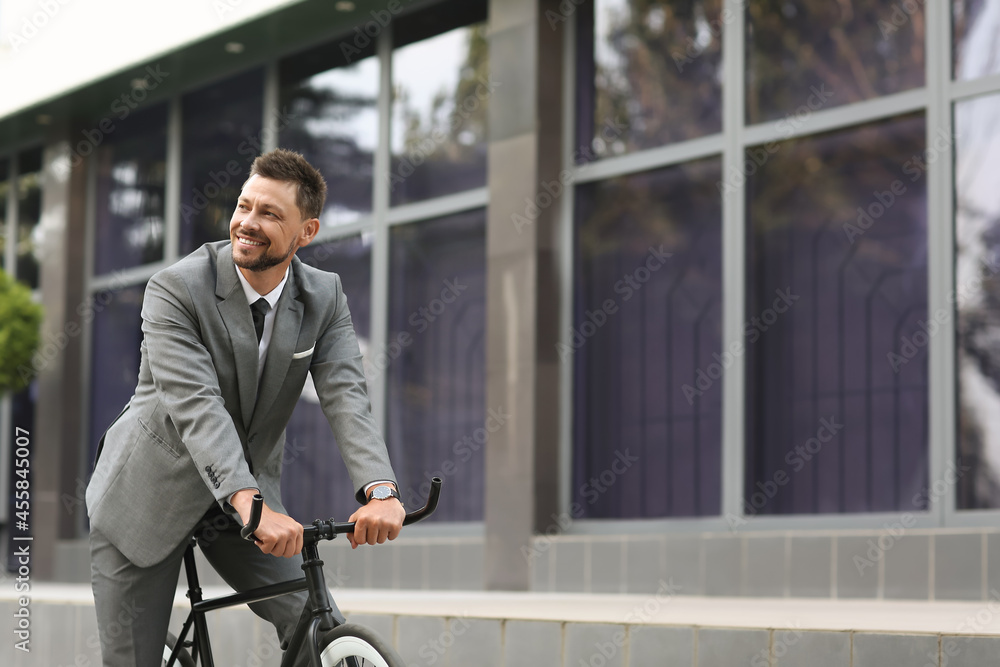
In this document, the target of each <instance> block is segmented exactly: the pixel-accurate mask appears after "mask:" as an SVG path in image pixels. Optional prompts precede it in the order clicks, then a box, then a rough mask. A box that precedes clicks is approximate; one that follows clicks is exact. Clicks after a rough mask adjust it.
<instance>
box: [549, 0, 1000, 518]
mask: <svg viewBox="0 0 1000 667" xmlns="http://www.w3.org/2000/svg"><path fill="white" fill-rule="evenodd" d="M590 1H591V2H592V0H590ZM588 6H592V5H588ZM745 11H746V2H745V0H725V4H724V9H723V12H724V13H723V15H724V16H729V17H730V18H731V20H730V21H728V22H726V23H725V24H724V25H723V47H722V48H723V54H722V60H723V88H722V104H723V123H722V132H721V133H719V134H714V135H709V136H706V137H701V138H698V139H693V140H688V141H684V142H679V143H676V144H669V145H666V146H661V147H657V148H652V149H647V150H642V151H636V152H634V153H629V154H626V155H622V156H615V157H605V158H602V159H600V160H598V161H595V162H590V163H587V164H583V165H577V164H575V162H574V149H575V143H576V141H577V139H576V137H577V131H576V120H577V108H576V104H577V80H576V79H577V62H576V54H577V53H578V50H577V46H578V45H577V36H578V32H579V31H578V24H577V21H576V20H575V18H574V20H570V21H566V22H565V23H564V24H563V29H565V30H566V39H565V40H564V44H563V91H562V96H563V97H562V100H563V128H562V137H563V151H564V154H563V156H562V158H563V160H562V164H563V168H564V169H566V170H567V171H568V173H569V174H570V175H571V181H570V185H571V186H576V185H577V184H581V183H588V182H592V181H595V180H603V179H609V178H613V177H616V176H622V175H627V174H631V173H635V172H639V171H646V170H650V169H655V168H659V167H665V166H669V165H673V164H678V163H681V162H687V161H693V160H697V159H701V158H706V157H712V156H718V155H720V154H721V156H722V160H723V173H724V174H729V173H732V172H733V171H735V172H740V169H741V165H742V163H743V160H744V157H745V151H746V149H747V148H750V147H755V146H759V145H762V144H767V143H768V142H770V141H777V140H786V139H792V138H797V137H804V136H810V135H814V134H818V133H822V132H827V131H830V130H836V129H842V128H849V127H853V126H857V125H862V124H865V123H868V122H873V121H878V120H882V119H886V118H891V117H893V116H899V115H903V114H906V113H911V112H915V111H923V112H924V113H925V116H926V145H927V146H931V145H932V142H933V138H934V137H935V136H936V135H937V134H938V133H939V132H944V133H946V136H949V137H950V136H952V132H953V114H952V105H953V104H954V103H955V102H957V101H960V100H962V99H966V98H969V97H974V96H978V95H982V94H985V93H995V92H998V91H1000V75H998V76H992V77H987V78H984V79H977V80H972V81H953V80H952V78H951V71H952V66H951V60H952V58H951V54H952V32H953V31H952V8H951V6H950V4H948V3H926V5H925V20H926V26H927V31H926V34H925V63H926V65H925V68H926V71H925V85H924V87H922V88H918V89H914V90H910V91H906V92H903V93H897V94H893V95H888V96H885V97H880V98H876V99H872V100H866V101H863V102H858V103H855V104H848V105H844V106H841V107H836V108H831V109H821V110H819V111H816V112H814V113H812V114H810V115H809V117H808V118H805V119H804V120H803V122H802V123H801V124H798V125H797V127H795V128H793V130H792V132H791V133H789V128H788V127H787V123H784V122H783V121H784V119H779V120H775V121H767V122H763V123H757V124H753V125H750V124H747V122H746V120H745V95H746V79H745V76H746V51H745V45H746V44H745V42H746V14H745ZM581 13H582V14H585V13H586V12H581ZM591 14H592V13H591ZM948 158H949V159H939V160H935V161H934V162H933V163H932V164H930V165H929V169H928V172H927V179H928V180H927V190H928V193H927V207H928V211H927V216H928V247H929V256H928V291H927V296H928V303H927V307H928V312H936V311H937V309H938V308H945V309H947V310H948V311H949V312H954V310H953V307H952V304H951V303H949V300H948V297H949V294H950V293H951V292H953V291H954V289H955V256H954V215H953V211H954V191H953V188H952V179H953V164H952V162H953V159H952V158H953V156H952V155H949V156H948ZM573 201H574V197H563V198H561V201H560V215H561V225H562V228H561V233H562V236H561V239H560V240H561V244H560V245H561V256H560V265H561V284H562V290H563V293H562V311H561V313H560V329H559V330H560V332H561V338H560V340H561V342H562V343H564V344H567V345H568V344H570V341H569V335H568V332H569V331H570V328H571V326H572V322H573V307H572V304H573V284H572V277H573V273H572V271H573V256H572V249H573V221H574V211H573ZM722 204H723V248H722V254H723V267H724V268H723V345H728V344H729V343H730V342H732V341H736V340H740V339H741V336H742V331H741V330H742V326H743V322H744V321H745V319H746V308H747V304H746V301H747V296H746V290H745V287H744V283H745V280H746V279H747V273H746V269H747V257H746V251H747V239H746V225H747V219H746V218H747V216H746V188H745V179H744V184H742V185H739V186H738V187H736V188H735V189H734V190H732V191H730V192H729V193H728V194H726V195H725V196H723V202H722ZM928 363H929V384H930V395H929V397H928V402H929V423H930V430H929V443H928V452H929V454H928V455H929V457H930V460H929V462H928V463H929V478H928V485H933V484H934V481H935V480H942V479H943V478H944V475H945V472H946V471H947V470H948V466H949V465H950V464H951V463H952V462H953V461H954V460H955V452H956V438H957V432H956V413H955V399H956V390H957V384H956V377H955V373H956V367H955V333H954V329H953V328H951V327H948V328H944V329H943V330H942V331H941V332H940V333H939V334H938V335H936V336H935V337H933V338H932V340H931V343H930V350H929V358H928ZM722 382H723V429H722V432H723V436H722V472H721V474H722V484H721V488H722V514H721V515H720V516H718V517H706V518H699V519H642V520H612V521H608V520H602V519H584V520H578V521H574V522H573V523H572V525H571V526H570V527H569V528H568V529H567V530H566V532H567V533H568V534H582V535H586V534H620V533H623V532H628V533H632V532H635V533H639V534H661V533H690V532H692V531H695V532H701V531H705V532H715V533H722V532H727V531H736V530H739V531H743V530H746V531H766V530H810V529H812V530H816V529H824V530H837V529H879V528H882V527H883V524H885V523H886V522H892V521H897V520H899V518H900V515H901V513H899V512H892V513H881V512H880V513H853V514H809V515H788V516H756V517H752V518H750V517H744V516H743V515H742V510H741V507H742V503H743V488H744V470H743V468H744V451H745V450H744V447H745V428H744V424H745V396H746V369H745V366H744V365H743V364H735V365H734V366H733V367H732V368H730V369H729V371H728V372H727V373H726V374H725V375H724V376H723V380H722ZM560 384H561V386H562V387H564V388H565V389H566V391H563V392H562V393H561V399H560V400H561V405H560V434H561V439H560V466H559V469H560V493H559V499H560V506H559V509H560V511H561V512H566V511H568V509H569V507H570V503H571V502H572V498H571V496H572V490H571V483H572V478H571V470H572V467H571V463H572V457H573V434H572V424H573V401H574V397H573V395H572V387H573V365H572V362H571V361H569V362H563V363H561V365H560ZM910 514H912V517H913V527H914V528H918V529H919V528H936V527H966V526H975V527H984V526H985V527H994V526H1000V510H965V511H961V512H958V511H956V509H955V493H954V492H953V491H949V492H947V493H945V494H944V495H943V496H940V497H935V496H932V497H931V504H930V507H929V509H928V510H927V511H926V512H916V511H914V512H912V513H910ZM744 521H745V523H744Z"/></svg>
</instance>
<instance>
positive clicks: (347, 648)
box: [319, 623, 405, 667]
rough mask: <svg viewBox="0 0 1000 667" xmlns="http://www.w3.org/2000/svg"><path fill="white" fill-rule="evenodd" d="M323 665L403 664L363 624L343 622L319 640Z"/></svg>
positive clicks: (366, 666) (401, 666)
mask: <svg viewBox="0 0 1000 667" xmlns="http://www.w3.org/2000/svg"><path fill="white" fill-rule="evenodd" d="M319 656H320V662H321V664H322V665H323V667H405V664H404V663H403V660H402V659H401V658H400V657H399V656H398V655H397V654H396V651H394V650H393V649H392V646H390V645H389V644H388V643H387V642H386V641H385V640H383V639H382V638H381V637H379V636H378V635H376V634H375V633H374V632H373V631H371V630H369V629H368V628H366V627H365V626H363V625H355V624H353V623H345V624H344V625H340V626H337V627H336V628H334V629H333V630H330V631H329V632H327V633H326V634H325V635H323V637H322V639H320V642H319Z"/></svg>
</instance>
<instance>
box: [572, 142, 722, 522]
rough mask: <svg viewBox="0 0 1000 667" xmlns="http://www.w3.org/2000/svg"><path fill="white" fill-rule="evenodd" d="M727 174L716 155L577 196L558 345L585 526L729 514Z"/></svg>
mask: <svg viewBox="0 0 1000 667" xmlns="http://www.w3.org/2000/svg"><path fill="white" fill-rule="evenodd" d="M720 176H721V165H720V161H719V160H718V159H717V158H713V159H708V160H703V161H699V162H695V163H691V164H686V165H680V166H673V167H667V168H664V169H658V170H656V171H651V172H646V173H641V174H635V175H632V176H625V177H622V178H618V179H614V180H611V181H605V182H600V183H592V184H587V185H583V186H580V187H578V188H577V203H576V216H577V226H576V247H575V256H576V261H575V278H574V285H575V286H576V293H575V296H574V307H573V324H572V330H571V332H570V333H571V337H570V344H569V345H566V344H564V343H560V344H559V345H558V346H557V349H558V352H559V355H560V357H561V358H563V359H565V358H566V357H567V356H568V355H572V358H573V373H574V382H573V404H574V408H573V415H574V416H573V487H572V496H571V497H572V503H573V504H572V505H571V513H572V516H573V518H648V517H669V516H702V515H714V514H718V513H719V509H720V503H721V491H720V488H721V487H720V479H721V477H720V470H721V468H720V455H721V449H720V448H721V442H722V427H721V423H722V410H721V408H722V386H721V382H718V381H717V379H718V376H716V375H714V373H715V371H714V366H715V365H717V364H716V360H717V359H718V358H719V356H720V351H721V350H722V342H721V318H722V310H721V309H722V237H721V234H722V202H721V199H720V197H719V193H718V189H717V187H716V183H717V182H718V180H719V177H720ZM727 365H728V364H727ZM706 373H709V374H712V377H713V378H714V379H713V380H712V381H711V382H710V383H707V384H706V383H703V382H702V381H701V380H700V378H701V376H702V375H704V374H706Z"/></svg>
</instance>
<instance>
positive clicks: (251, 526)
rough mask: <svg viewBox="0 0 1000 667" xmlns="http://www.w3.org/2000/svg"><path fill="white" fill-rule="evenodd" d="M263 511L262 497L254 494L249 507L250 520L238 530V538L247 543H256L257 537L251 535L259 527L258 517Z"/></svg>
mask: <svg viewBox="0 0 1000 667" xmlns="http://www.w3.org/2000/svg"><path fill="white" fill-rule="evenodd" d="M263 511H264V496H262V495H260V494H259V493H255V494H254V496H253V504H252V505H251V506H250V520H249V521H247V522H246V525H245V526H243V528H242V529H240V537H242V538H243V539H244V540H247V541H249V542H256V541H257V537H256V536H255V535H254V534H253V533H254V531H255V530H257V527H258V526H260V515H261V513H262V512H263Z"/></svg>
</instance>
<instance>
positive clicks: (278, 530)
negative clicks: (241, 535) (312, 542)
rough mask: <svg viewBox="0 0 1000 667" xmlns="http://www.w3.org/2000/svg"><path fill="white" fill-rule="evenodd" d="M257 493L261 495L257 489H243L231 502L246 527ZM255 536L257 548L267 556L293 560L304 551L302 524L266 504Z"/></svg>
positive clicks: (234, 495)
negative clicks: (292, 558) (293, 557)
mask: <svg viewBox="0 0 1000 667" xmlns="http://www.w3.org/2000/svg"><path fill="white" fill-rule="evenodd" d="M256 493H259V492H258V491H257V489H243V490H241V491H237V492H236V493H234V494H233V497H232V500H231V501H230V504H231V505H232V506H233V508H234V509H235V510H236V511H237V512H239V515H240V518H241V519H242V520H243V524H244V525H246V523H247V521H249V520H250V508H251V507H252V505H253V497H254V494H256ZM254 535H255V536H256V537H257V540H256V544H257V547H258V548H259V549H260V550H261V551H263V552H264V553H266V554H271V555H272V556H282V557H284V558H291V557H292V556H295V555H296V554H298V553H300V552H301V551H302V524H301V523H299V522H298V521H296V520H295V519H293V518H292V517H290V516H288V515H287V514H281V513H280V512H275V511H274V510H272V509H271V508H270V507H268V506H267V503H266V502H265V503H264V510H263V511H262V512H261V515H260V525H259V526H258V527H257V530H255V531H254Z"/></svg>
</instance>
